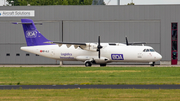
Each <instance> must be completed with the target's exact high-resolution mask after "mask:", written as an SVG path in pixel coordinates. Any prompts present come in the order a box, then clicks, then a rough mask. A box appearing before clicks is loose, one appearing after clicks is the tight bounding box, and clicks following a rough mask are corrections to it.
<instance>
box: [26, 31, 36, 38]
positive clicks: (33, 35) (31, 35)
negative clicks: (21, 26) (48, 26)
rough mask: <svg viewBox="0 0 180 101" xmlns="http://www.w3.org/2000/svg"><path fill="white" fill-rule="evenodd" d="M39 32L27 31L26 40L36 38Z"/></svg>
mask: <svg viewBox="0 0 180 101" xmlns="http://www.w3.org/2000/svg"><path fill="white" fill-rule="evenodd" d="M36 37H37V31H36V30H28V31H26V38H36Z"/></svg>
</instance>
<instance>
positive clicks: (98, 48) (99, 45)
mask: <svg viewBox="0 0 180 101" xmlns="http://www.w3.org/2000/svg"><path fill="white" fill-rule="evenodd" d="M101 48H103V47H102V46H101V43H100V36H98V46H97V51H98V57H99V58H100V57H101V56H100V54H101V51H100V50H101Z"/></svg>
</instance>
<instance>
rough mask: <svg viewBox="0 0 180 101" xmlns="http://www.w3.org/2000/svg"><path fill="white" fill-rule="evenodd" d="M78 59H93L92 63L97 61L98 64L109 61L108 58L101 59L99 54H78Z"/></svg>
mask: <svg viewBox="0 0 180 101" xmlns="http://www.w3.org/2000/svg"><path fill="white" fill-rule="evenodd" d="M76 59H77V60H79V61H91V62H92V63H97V64H103V63H108V62H109V59H108V58H106V57H101V58H100V59H99V58H98V57H97V56H77V57H76Z"/></svg>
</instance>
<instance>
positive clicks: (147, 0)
mask: <svg viewBox="0 0 180 101" xmlns="http://www.w3.org/2000/svg"><path fill="white" fill-rule="evenodd" d="M104 1H105V2H106V3H108V2H109V1H110V0H104ZM132 1H133V3H135V5H153V4H180V0H120V5H127V4H128V3H131V2H132ZM108 5H117V0H111V1H110V2H109V4H108Z"/></svg>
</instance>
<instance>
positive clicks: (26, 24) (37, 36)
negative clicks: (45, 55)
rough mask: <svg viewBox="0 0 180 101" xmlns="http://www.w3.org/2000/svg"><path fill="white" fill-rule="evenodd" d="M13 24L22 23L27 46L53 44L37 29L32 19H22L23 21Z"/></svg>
mask: <svg viewBox="0 0 180 101" xmlns="http://www.w3.org/2000/svg"><path fill="white" fill-rule="evenodd" d="M13 24H22V26H23V30H24V36H25V39H26V43H27V46H38V45H52V44H50V43H45V42H51V41H50V40H48V39H46V38H45V37H44V36H43V35H42V34H41V33H40V32H39V31H38V30H37V29H36V26H35V24H34V22H33V20H31V19H21V23H18V22H17V23H13Z"/></svg>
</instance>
